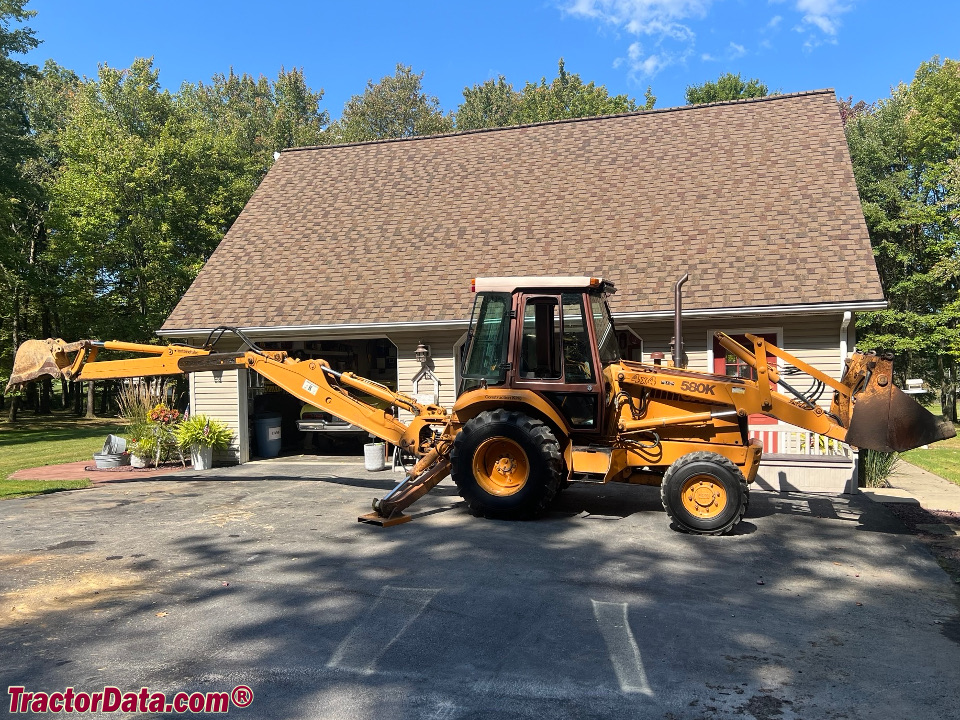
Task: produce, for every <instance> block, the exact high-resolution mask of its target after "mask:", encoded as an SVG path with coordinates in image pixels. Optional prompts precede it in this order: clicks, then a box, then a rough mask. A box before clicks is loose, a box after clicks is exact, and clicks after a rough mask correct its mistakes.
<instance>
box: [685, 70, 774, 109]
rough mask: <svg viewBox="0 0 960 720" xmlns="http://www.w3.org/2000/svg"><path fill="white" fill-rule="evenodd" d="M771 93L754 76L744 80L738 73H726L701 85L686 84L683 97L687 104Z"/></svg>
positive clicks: (756, 96) (723, 100) (722, 100)
mask: <svg viewBox="0 0 960 720" xmlns="http://www.w3.org/2000/svg"><path fill="white" fill-rule="evenodd" d="M771 94H773V95H776V94H777V93H776V92H774V93H771V92H770V91H769V90H768V89H767V86H766V85H764V84H763V83H762V82H760V81H759V80H757V79H756V78H752V79H750V80H747V81H746V82H744V81H743V80H742V79H741V78H740V73H737V74H736V75H734V74H733V73H726V74H725V75H721V76H720V77H719V78H717V80H716V81H715V82H710V81H707V82H705V83H703V84H702V85H688V86H687V89H686V92H685V93H684V97H685V98H686V100H687V104H688V105H702V104H704V103H714V102H726V101H728V100H743V99H745V98H758V97H764V96H766V95H771Z"/></svg>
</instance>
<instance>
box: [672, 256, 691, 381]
mask: <svg viewBox="0 0 960 720" xmlns="http://www.w3.org/2000/svg"><path fill="white" fill-rule="evenodd" d="M689 279H690V274H689V273H684V274H683V277H682V278H680V279H679V280H677V284H676V286H675V287H674V289H673V366H674V367H678V368H685V367H686V366H687V360H686V355H685V354H684V351H683V320H682V319H681V317H680V315H681V313H682V312H683V291H682V290H681V289H680V288H681V287H682V286H683V284H684V283H685V282H686V281H687V280H689Z"/></svg>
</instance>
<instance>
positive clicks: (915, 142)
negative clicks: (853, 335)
mask: <svg viewBox="0 0 960 720" xmlns="http://www.w3.org/2000/svg"><path fill="white" fill-rule="evenodd" d="M846 133H847V141H848V144H849V146H850V154H851V158H852V160H853V166H854V174H855V176H856V179H857V187H858V189H859V191H860V197H861V201H862V205H863V213H864V217H865V218H866V221H867V227H868V228H869V231H870V239H871V243H872V245H873V251H874V257H875V259H876V262H877V270H878V271H879V273H880V279H881V282H882V283H883V287H884V290H885V292H886V295H887V299H888V301H889V303H890V307H889V308H888V309H887V310H883V311H880V312H875V313H868V314H866V315H864V316H863V317H862V319H861V322H860V324H859V326H858V335H859V344H860V345H861V347H863V348H864V349H878V350H893V351H894V352H896V353H897V354H898V355H899V356H900V358H899V359H900V361H901V369H902V371H903V374H905V375H909V376H921V377H924V378H925V379H926V380H927V381H928V383H930V384H931V385H933V386H934V387H938V388H939V389H940V395H941V404H942V409H943V412H944V414H945V415H947V416H948V417H950V418H951V419H953V420H956V418H957V408H956V391H957V362H958V360H960V215H958V211H957V208H958V201H960V173H958V172H957V168H958V167H960V161H958V142H957V138H960V63H957V62H956V61H952V60H946V61H944V62H942V63H941V62H940V60H939V58H934V59H933V60H931V61H930V62H925V63H923V64H922V65H921V66H920V68H919V69H918V70H917V72H916V75H915V77H914V79H913V81H912V82H911V83H910V84H909V85H904V84H901V85H900V86H899V87H897V88H896V89H895V90H894V91H893V93H892V96H891V97H890V98H888V99H885V100H881V101H879V102H878V103H877V104H876V105H875V106H874V107H873V108H869V109H867V110H864V111H863V112H861V113H859V114H857V115H856V116H855V117H853V118H852V119H850V120H848V122H847V125H846Z"/></svg>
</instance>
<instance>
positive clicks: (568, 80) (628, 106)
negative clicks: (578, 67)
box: [455, 58, 657, 130]
mask: <svg viewBox="0 0 960 720" xmlns="http://www.w3.org/2000/svg"><path fill="white" fill-rule="evenodd" d="M645 100H646V104H645V105H644V109H647V110H649V109H651V108H653V105H654V103H656V101H657V99H656V97H654V96H653V93H652V90H651V89H650V88H647V94H646V97H645ZM637 109H638V108H637V104H636V102H635V101H634V100H633V99H632V98H629V97H627V96H626V95H613V96H611V95H610V93H609V92H608V91H607V88H606V87H604V86H603V85H599V86H598V85H595V84H594V83H592V82H590V83H584V82H583V80H582V79H581V78H580V76H579V75H578V74H576V73H574V74H572V75H571V74H570V73H568V72H567V70H566V66H565V64H564V61H563V58H560V62H559V63H558V70H557V77H556V78H554V79H553V80H551V81H550V82H549V83H547V79H546V78H541V79H540V82H539V83H531V82H528V83H527V84H526V85H524V87H523V89H522V90H520V91H519V92H518V91H516V90H514V89H513V86H512V85H510V84H509V83H507V81H506V79H505V78H504V77H503V76H502V75H501V76H500V77H498V78H497V80H496V81H494V80H487V81H486V82H484V83H483V84H481V85H474V86H473V87H472V88H464V91H463V103H461V105H460V107H459V108H457V112H456V115H455V117H456V124H457V129H458V130H474V129H478V128H484V127H504V126H507V125H523V124H526V123H537V122H548V121H551V120H566V119H569V118H579V117H595V116H597V115H616V114H619V113H625V112H633V111H635V110H637Z"/></svg>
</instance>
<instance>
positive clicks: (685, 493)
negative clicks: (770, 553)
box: [660, 452, 749, 535]
mask: <svg viewBox="0 0 960 720" xmlns="http://www.w3.org/2000/svg"><path fill="white" fill-rule="evenodd" d="M748 492H749V491H748V488H747V481H746V478H744V477H743V473H742V472H741V471H740V468H738V467H737V466H736V465H734V464H733V463H732V462H731V461H730V460H728V459H727V458H725V457H724V456H723V455H718V454H717V453H712V452H695V453H690V454H689V455H684V456H683V457H682V458H680V459H679V460H677V461H676V462H675V463H674V464H673V465H671V466H670V468H669V469H668V470H667V472H666V473H664V475H663V484H662V485H661V486H660V499H661V501H662V502H663V509H664V510H666V511H667V515H669V516H670V519H671V520H673V522H674V524H675V525H676V526H677V528H678V529H679V530H681V531H683V532H686V533H691V534H693V535H726V534H727V533H729V532H730V531H731V530H733V528H734V527H736V525H737V524H738V523H739V522H740V521H741V520H742V519H743V515H744V513H745V512H746V511H747V502H748V499H749V494H748Z"/></svg>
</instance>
